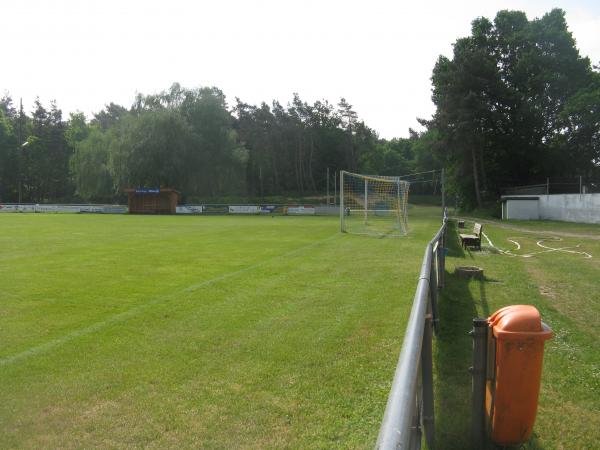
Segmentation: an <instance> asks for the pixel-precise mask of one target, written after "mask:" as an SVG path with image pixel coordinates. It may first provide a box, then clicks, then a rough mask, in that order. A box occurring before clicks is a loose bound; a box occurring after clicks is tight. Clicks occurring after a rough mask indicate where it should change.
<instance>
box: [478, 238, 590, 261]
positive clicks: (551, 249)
mask: <svg viewBox="0 0 600 450" xmlns="http://www.w3.org/2000/svg"><path fill="white" fill-rule="evenodd" d="M481 234H482V235H483V236H484V237H485V239H486V240H487V241H488V244H489V245H490V247H494V248H495V249H496V250H498V251H499V252H500V253H502V254H504V255H507V256H520V257H521V258H531V257H532V256H535V255H541V254H542V253H552V252H563V253H573V254H578V255H583V256H585V257H586V258H591V257H592V255H590V254H589V253H587V252H578V251H575V250H571V249H572V248H579V247H581V243H579V244H577V245H575V246H571V247H559V248H554V247H548V246H545V245H544V244H543V242H545V241H549V240H552V241H555V242H559V241H562V238H559V237H553V238H548V239H541V240H539V241H537V245H538V247H541V248H543V249H545V250H542V251H539V252H530V253H526V254H524V255H518V254H516V253H513V252H511V251H510V250H503V249H501V248H498V247H496V246H494V244H493V243H492V241H491V239H490V238H489V237H488V235H487V234H485V233H481ZM514 239H515V238H507V239H506V240H507V241H509V242H512V243H513V244H515V245H516V246H517V248H516V250H520V249H521V245H520V244H519V243H518V242H517V241H515V240H514Z"/></svg>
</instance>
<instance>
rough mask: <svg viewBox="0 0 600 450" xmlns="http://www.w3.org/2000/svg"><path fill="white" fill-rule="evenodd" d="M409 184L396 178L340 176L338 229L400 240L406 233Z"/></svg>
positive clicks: (352, 174) (350, 174) (355, 175)
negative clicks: (398, 238) (396, 237)
mask: <svg viewBox="0 0 600 450" xmlns="http://www.w3.org/2000/svg"><path fill="white" fill-rule="evenodd" d="M409 187H410V183H409V182H408V181H405V180H402V179H401V178H400V177H394V176H384V175H361V174H357V173H352V172H346V171H341V172H340V229H341V231H342V232H345V233H354V234H367V235H375V236H377V235H379V236H381V235H389V236H402V235H405V234H406V233H407V232H408V214H407V201H408V190H409Z"/></svg>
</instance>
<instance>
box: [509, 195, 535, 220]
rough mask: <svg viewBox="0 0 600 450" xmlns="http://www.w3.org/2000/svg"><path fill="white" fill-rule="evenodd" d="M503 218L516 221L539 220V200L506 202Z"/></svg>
mask: <svg viewBox="0 0 600 450" xmlns="http://www.w3.org/2000/svg"><path fill="white" fill-rule="evenodd" d="M505 217H506V218H508V219H518V220H539V218H540V208H539V200H507V201H506V215H505Z"/></svg>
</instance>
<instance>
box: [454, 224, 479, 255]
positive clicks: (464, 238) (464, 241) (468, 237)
mask: <svg viewBox="0 0 600 450" xmlns="http://www.w3.org/2000/svg"><path fill="white" fill-rule="evenodd" d="M482 228H483V227H482V226H481V224H480V223H475V225H474V226H473V234H463V233H460V234H459V235H458V236H459V237H460V243H461V245H462V247H463V248H467V247H477V248H478V249H479V250H481V230H482Z"/></svg>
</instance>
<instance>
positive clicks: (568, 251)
mask: <svg viewBox="0 0 600 450" xmlns="http://www.w3.org/2000/svg"><path fill="white" fill-rule="evenodd" d="M547 240H548V239H542V240H539V241H537V245H538V246H539V247H542V248H545V249H547V250H548V251H559V252H565V253H575V254H578V255H584V256H585V257H586V258H591V257H592V255H590V254H589V253H587V252H576V251H575V250H568V249H571V248H579V247H581V243H579V244H577V245H576V246H574V247H562V248H553V247H547V246H545V245H544V244H542V242H545V241H547ZM553 240H556V241H562V239H561V238H557V239H553ZM540 253H542V252H540Z"/></svg>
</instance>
